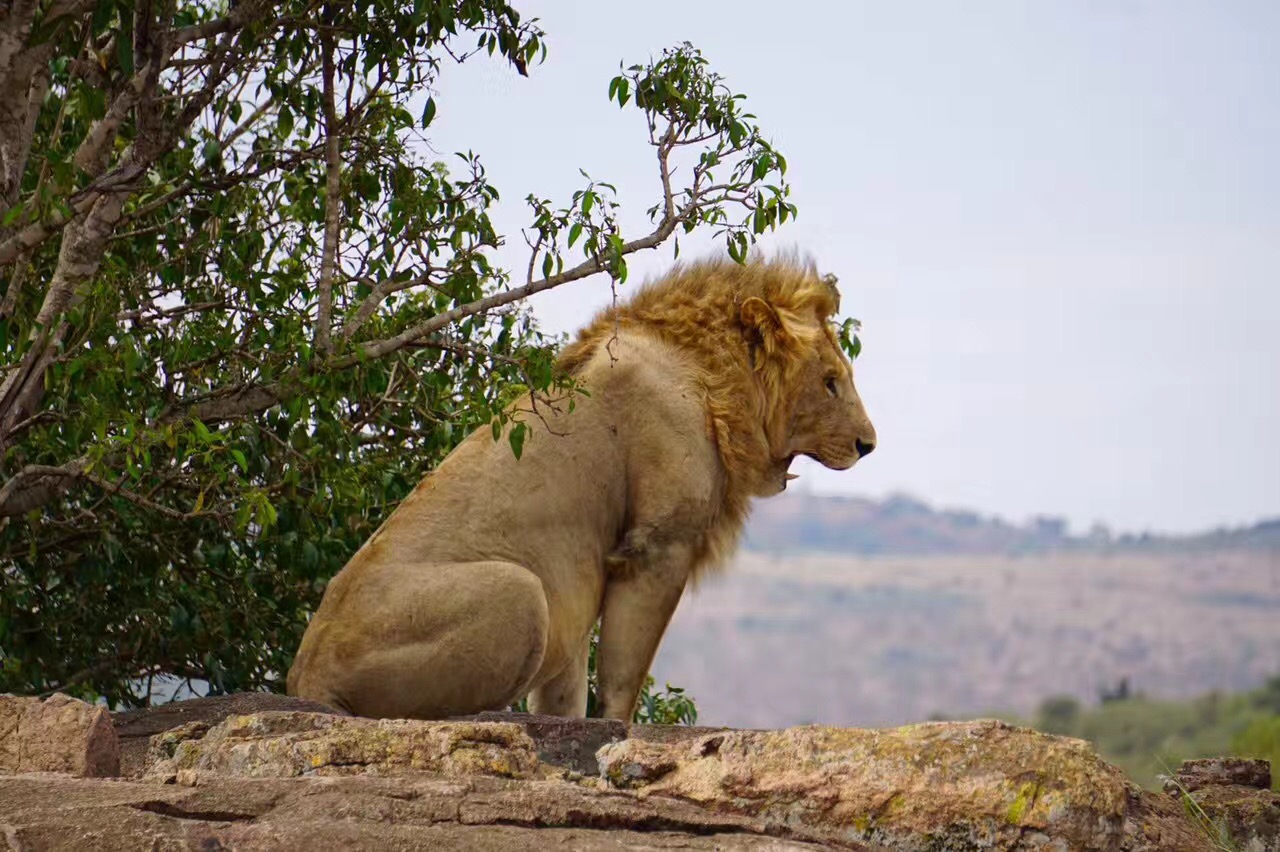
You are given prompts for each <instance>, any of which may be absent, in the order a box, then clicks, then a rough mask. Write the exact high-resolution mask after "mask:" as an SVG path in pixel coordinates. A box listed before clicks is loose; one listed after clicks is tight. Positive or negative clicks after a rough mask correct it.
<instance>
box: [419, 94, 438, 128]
mask: <svg viewBox="0 0 1280 852" xmlns="http://www.w3.org/2000/svg"><path fill="white" fill-rule="evenodd" d="M435 117H436V99H435V98H427V103H426V105H425V106H424V107H423V108H422V121H421V125H422V127H423V128H424V129H425V128H426V127H427V126H428V125H429V124H431V122H432V121H433V120H434V119H435Z"/></svg>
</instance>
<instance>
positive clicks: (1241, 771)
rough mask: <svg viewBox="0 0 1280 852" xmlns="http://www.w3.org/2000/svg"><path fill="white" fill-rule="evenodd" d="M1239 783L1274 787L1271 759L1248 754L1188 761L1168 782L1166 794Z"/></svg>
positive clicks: (1265, 787) (1254, 786) (1257, 786)
mask: <svg viewBox="0 0 1280 852" xmlns="http://www.w3.org/2000/svg"><path fill="white" fill-rule="evenodd" d="M1222 785H1238V786H1240V787H1253V788H1255V789H1258V790H1269V789H1271V761H1269V760H1254V759H1252V758H1245V757H1212V758H1205V759H1202V760H1184V761H1182V765H1181V766H1179V767H1178V771H1177V772H1175V773H1174V774H1173V778H1170V779H1169V780H1168V781H1166V782H1165V784H1164V791H1165V792H1166V793H1173V794H1177V793H1182V792H1187V793H1194V792H1195V791H1196V790H1202V789H1204V788H1205V787H1214V786H1222Z"/></svg>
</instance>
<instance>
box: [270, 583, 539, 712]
mask: <svg viewBox="0 0 1280 852" xmlns="http://www.w3.org/2000/svg"><path fill="white" fill-rule="evenodd" d="M342 579H345V578H342ZM336 581H337V578H335V582H336ZM350 583H351V585H350V587H349V588H346V589H344V590H342V594H341V595H340V597H338V598H337V599H336V600H335V606H336V608H337V610H338V611H337V612H326V611H325V610H326V606H325V605H324V604H322V605H321V607H320V611H319V612H317V613H316V619H315V620H314V621H313V624H312V627H311V628H309V629H308V631H307V632H308V635H307V636H306V637H304V639H303V646H302V647H301V648H300V649H299V654H298V657H299V660H300V661H301V660H302V659H303V658H304V656H306V657H307V663H306V667H305V669H306V670H305V671H300V672H298V673H297V674H296V678H295V675H294V673H291V676H290V692H291V693H292V694H295V695H298V696H300V697H306V698H315V699H316V700H319V701H325V702H326V703H329V704H333V705H335V706H338V707H342V708H343V709H346V710H348V711H350V712H352V713H354V714H356V715H358V716H373V717H381V718H418V719H441V718H445V717H448V716H461V715H467V714H471V713H478V712H481V711H484V710H500V709H505V708H506V707H507V705H508V704H510V703H511V702H512V701H513V700H515V699H517V698H519V697H520V696H521V695H523V694H525V693H526V692H527V691H528V687H529V684H530V683H531V682H532V680H533V678H534V676H535V675H536V674H537V673H538V670H539V669H540V668H541V666H542V659H543V655H544V653H545V651H546V644H547V631H548V625H549V619H548V614H547V600H546V595H545V593H544V591H543V587H542V581H541V580H539V579H538V578H537V576H535V575H534V574H533V573H532V572H530V571H529V570H528V569H526V568H524V567H522V566H519V565H514V564H511V563H507V562H465V563H463V562H457V563H440V564H430V565H412V564H409V565H380V566H376V567H375V566H369V567H366V568H365V570H363V571H361V572H360V574H359V576H357V577H353V578H351V580H350ZM326 603H328V602H327V601H326ZM313 631H314V635H312V633H313ZM308 640H312V641H311V642H308ZM309 645H310V647H308V646H309ZM295 665H296V664H295ZM295 680H296V686H295Z"/></svg>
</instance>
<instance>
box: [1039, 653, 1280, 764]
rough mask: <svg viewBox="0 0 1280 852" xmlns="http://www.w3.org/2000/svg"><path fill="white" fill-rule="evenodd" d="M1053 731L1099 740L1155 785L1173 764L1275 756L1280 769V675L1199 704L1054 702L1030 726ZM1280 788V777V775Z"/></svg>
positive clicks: (1113, 757) (1104, 751) (1135, 699)
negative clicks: (1090, 705)
mask: <svg viewBox="0 0 1280 852" xmlns="http://www.w3.org/2000/svg"><path fill="white" fill-rule="evenodd" d="M1030 724H1031V725H1032V727H1034V728H1036V729H1037V730H1041V731H1044V732H1046V733H1050V734H1061V735H1064V736H1070V737H1079V738H1081V739H1086V740H1089V741H1090V742H1092V743H1093V744H1094V745H1095V746H1097V748H1098V752H1099V753H1100V754H1101V755H1102V756H1103V757H1104V758H1106V759H1107V760H1109V761H1111V762H1112V763H1114V764H1116V765H1117V766H1119V767H1120V768H1121V769H1123V770H1124V771H1125V772H1126V773H1128V774H1129V776H1130V777H1132V778H1133V779H1135V780H1136V781H1138V782H1139V783H1141V784H1144V785H1146V786H1149V787H1157V786H1159V784H1160V776H1161V775H1165V774H1167V769H1166V767H1172V768H1175V769H1176V768H1177V767H1178V765H1179V764H1180V763H1181V762H1182V761H1184V760H1190V759H1193V758H1198V757H1220V756H1229V755H1238V756H1244V757H1269V758H1270V759H1271V760H1272V761H1273V765H1280V763H1277V761H1280V677H1275V678H1272V679H1271V680H1270V681H1268V683H1267V684H1266V685H1265V686H1263V687H1262V688H1260V689H1257V690H1254V691H1252V692H1246V693H1241V694H1239V695H1230V696H1226V695H1222V694H1220V693H1216V692H1214V693H1209V694H1208V695H1203V696H1201V697H1199V698H1195V699H1193V700H1191V701H1156V700H1152V699H1148V698H1145V697H1143V696H1141V695H1138V696H1130V697H1127V698H1114V697H1113V698H1110V699H1109V700H1107V701H1105V702H1104V703H1102V704H1100V705H1099V706H1097V707H1093V708H1082V707H1081V706H1080V705H1079V703H1078V702H1076V700H1075V699H1073V698H1070V697H1067V696H1058V697H1053V698H1049V699H1046V700H1045V701H1044V703H1043V704H1041V705H1040V709H1039V711H1038V712H1037V714H1036V716H1035V718H1034V719H1033V720H1032V721H1031V723H1030ZM1276 782H1277V787H1276V789H1280V776H1278V777H1277V778H1276Z"/></svg>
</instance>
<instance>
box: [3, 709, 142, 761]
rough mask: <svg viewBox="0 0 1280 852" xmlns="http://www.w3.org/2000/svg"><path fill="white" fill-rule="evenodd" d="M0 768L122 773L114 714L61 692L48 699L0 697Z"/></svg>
mask: <svg viewBox="0 0 1280 852" xmlns="http://www.w3.org/2000/svg"><path fill="white" fill-rule="evenodd" d="M0 772H66V773H68V774H70V775H81V776H85V777H91V778H92V777H106V776H111V775H117V774H119V772H120V743H119V741H118V740H117V739H116V733H115V731H114V730H113V729H112V726H111V714H110V713H108V712H107V710H106V708H104V707H95V706H93V705H91V704H86V703H84V702H83V701H77V700H76V699H74V698H70V697H68V696H66V695H62V694H61V693H58V694H55V695H51V696H50V697H48V698H45V699H43V700H41V699H39V698H19V697H16V696H12V695H0Z"/></svg>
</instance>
